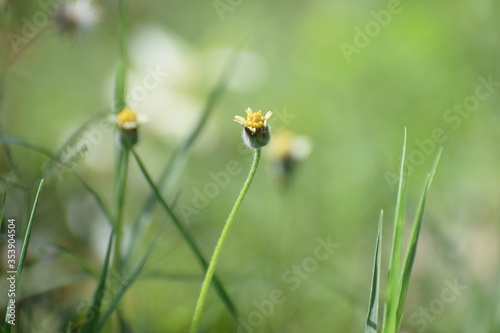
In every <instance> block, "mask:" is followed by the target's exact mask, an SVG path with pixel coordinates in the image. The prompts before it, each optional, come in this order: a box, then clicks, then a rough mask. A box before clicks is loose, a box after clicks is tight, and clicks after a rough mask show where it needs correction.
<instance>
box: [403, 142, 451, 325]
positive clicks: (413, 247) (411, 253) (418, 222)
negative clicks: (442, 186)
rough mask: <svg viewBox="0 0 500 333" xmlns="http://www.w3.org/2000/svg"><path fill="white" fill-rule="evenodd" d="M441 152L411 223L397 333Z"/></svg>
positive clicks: (440, 150)
mask: <svg viewBox="0 0 500 333" xmlns="http://www.w3.org/2000/svg"><path fill="white" fill-rule="evenodd" d="M442 150H443V149H442V148H440V149H439V151H438V154H437V156H436V159H435V160H434V165H433V167H432V169H431V172H430V174H429V175H428V176H427V181H426V184H425V188H424V191H423V193H422V197H421V199H420V204H419V205H418V208H417V213H416V216H415V221H414V222H413V228H412V231H411V235H410V242H409V244H408V249H407V252H406V257H405V261H404V267H403V276H402V280H401V287H400V295H399V302H398V311H397V318H396V329H397V331H399V328H400V326H401V321H402V319H403V311H404V307H405V302H406V295H407V293H408V286H409V285H410V278H411V271H412V268H413V263H414V261H415V255H416V253H417V244H418V239H419V236H420V230H421V227H422V218H423V215H424V209H425V202H426V199H427V192H428V191H429V187H430V185H431V182H432V179H433V178H434V174H435V173H436V169H437V165H438V162H439V158H440V157H441V152H442Z"/></svg>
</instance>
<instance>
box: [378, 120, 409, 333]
mask: <svg viewBox="0 0 500 333" xmlns="http://www.w3.org/2000/svg"><path fill="white" fill-rule="evenodd" d="M405 162H406V128H405V131H404V139H403V151H402V156H401V165H400V169H399V185H398V193H397V199H396V211H395V213H394V230H393V239H392V249H391V257H390V261H389V276H388V278H387V295H386V302H385V309H384V322H383V330H382V331H383V332H384V333H394V332H395V330H396V314H397V309H398V301H399V286H400V281H401V261H402V257H403V238H404V223H405V215H406V196H407V188H406V183H407V178H408V168H407V167H406V165H405V164H406V163H405Z"/></svg>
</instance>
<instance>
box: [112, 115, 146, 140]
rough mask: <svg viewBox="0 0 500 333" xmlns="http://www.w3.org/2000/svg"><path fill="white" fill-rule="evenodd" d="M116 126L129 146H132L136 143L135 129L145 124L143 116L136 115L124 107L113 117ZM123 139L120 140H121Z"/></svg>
mask: <svg viewBox="0 0 500 333" xmlns="http://www.w3.org/2000/svg"><path fill="white" fill-rule="evenodd" d="M114 119H115V121H116V124H117V125H118V127H119V128H120V129H121V130H122V133H123V135H126V137H127V140H128V141H129V143H130V144H132V145H134V144H136V143H137V141H138V135H137V129H138V128H139V124H141V123H144V122H146V121H147V120H146V118H145V117H144V116H143V115H140V114H137V113H136V112H135V111H134V110H132V109H131V108H129V107H125V108H124V109H123V110H122V111H121V112H120V113H118V114H117V115H116V116H114ZM123 139H124V138H122V140H123Z"/></svg>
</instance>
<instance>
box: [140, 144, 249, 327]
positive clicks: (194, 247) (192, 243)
mask: <svg viewBox="0 0 500 333" xmlns="http://www.w3.org/2000/svg"><path fill="white" fill-rule="evenodd" d="M130 152H131V153H132V155H133V156H134V158H135V160H136V162H137V165H138V166H139V169H140V170H141V173H142V175H143V176H144V178H145V179H146V181H147V183H148V184H149V186H150V187H151V190H152V191H153V194H154V195H155V197H156V199H157V200H158V202H159V203H160V205H161V207H162V208H163V209H164V210H165V213H167V215H168V216H169V217H170V218H171V219H172V222H174V225H175V227H176V228H177V230H178V231H179V232H180V234H181V235H182V237H183V238H184V240H185V241H186V244H187V245H188V246H189V248H190V249H191V251H192V252H193V254H194V256H195V258H196V260H198V262H199V264H200V265H201V267H202V269H203V272H206V271H207V270H208V262H207V260H206V259H205V257H204V256H203V254H202V253H201V250H200V247H199V246H198V244H197V243H196V241H195V239H194V237H193V235H191V233H190V232H189V230H188V229H187V228H186V227H185V226H184V224H183V223H182V222H181V220H180V219H179V218H178V217H177V215H176V214H175V213H174V211H173V209H172V207H170V206H169V205H168V204H167V202H166V201H165V199H163V197H162V196H161V194H160V191H159V189H158V188H157V187H156V185H155V184H154V182H153V179H152V178H151V176H150V175H149V172H148V171H147V170H146V167H145V166H144V163H143V162H142V160H141V158H140V157H139V155H138V154H137V152H136V151H135V149H134V148H131V149H130ZM213 283H214V288H215V290H216V292H217V293H218V295H219V297H220V299H221V300H222V302H224V304H225V305H226V307H227V309H228V310H229V312H230V313H231V315H232V316H233V317H234V319H235V320H236V321H237V322H238V323H239V322H240V318H239V315H238V311H237V309H236V307H235V306H234V304H233V302H232V301H231V299H230V298H229V296H228V294H227V292H226V291H225V289H224V287H223V285H222V283H221V282H220V280H219V279H218V278H217V275H214V276H213Z"/></svg>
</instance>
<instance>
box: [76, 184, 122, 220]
mask: <svg viewBox="0 0 500 333" xmlns="http://www.w3.org/2000/svg"><path fill="white" fill-rule="evenodd" d="M75 177H76V179H78V181H79V182H80V184H82V186H83V187H84V188H85V189H86V190H87V191H88V192H89V194H90V195H91V196H92V198H94V200H95V202H96V203H97V206H99V208H100V209H101V211H102V212H103V213H104V215H105V216H106V219H107V220H108V222H109V223H111V221H112V220H113V217H112V216H111V213H110V212H109V209H108V207H107V206H106V204H105V203H104V200H103V199H102V198H101V196H100V195H99V193H97V191H96V190H95V189H94V188H93V187H92V186H91V185H90V184H89V183H88V182H87V181H86V180H85V179H84V178H83V177H82V176H80V175H79V174H75Z"/></svg>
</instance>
